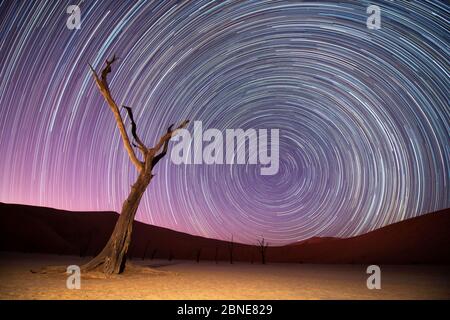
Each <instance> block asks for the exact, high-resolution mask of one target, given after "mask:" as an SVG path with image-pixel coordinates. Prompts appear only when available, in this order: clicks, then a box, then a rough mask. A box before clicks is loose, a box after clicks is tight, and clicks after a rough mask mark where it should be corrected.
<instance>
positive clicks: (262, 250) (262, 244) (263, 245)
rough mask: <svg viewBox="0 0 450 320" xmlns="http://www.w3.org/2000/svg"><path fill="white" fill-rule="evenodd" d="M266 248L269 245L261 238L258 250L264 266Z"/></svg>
mask: <svg viewBox="0 0 450 320" xmlns="http://www.w3.org/2000/svg"><path fill="white" fill-rule="evenodd" d="M268 246H269V243H268V242H266V241H265V240H264V238H262V240H258V249H259V252H260V253H261V262H262V264H266V252H267V247H268Z"/></svg>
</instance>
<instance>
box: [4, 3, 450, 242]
mask: <svg viewBox="0 0 450 320" xmlns="http://www.w3.org/2000/svg"><path fill="white" fill-rule="evenodd" d="M71 4H77V3H76V2H75V1H74V2H71V1H40V0H36V1H31V0H28V1H25V0H21V1H13V0H9V1H1V2H0V111H1V112H0V201H2V202H11V203H24V204H34V205H42V206H50V207H56V208H61V209H67V210H89V211H96V210H115V211H120V208H121V204H122V201H123V200H124V199H125V198H126V196H127V195H128V192H129V189H130V185H131V184H132V183H133V182H134V180H135V178H136V176H137V172H136V169H135V167H134V166H133V164H132V163H131V162H130V160H129V158H128V155H127V153H126V151H125V149H124V148H123V143H122V141H121V138H120V134H119V131H118V129H117V127H116V123H115V121H114V117H113V115H112V113H111V111H110V109H109V108H108V106H107V105H106V103H105V102H104V101H103V98H102V96H101V95H100V93H99V91H98V89H97V87H96V86H95V83H94V80H93V78H92V75H91V73H90V71H89V68H88V63H91V64H92V65H93V66H94V68H96V69H97V70H98V71H100V70H101V68H102V66H103V63H104V61H105V59H107V58H110V57H111V56H112V55H113V54H114V53H115V54H116V55H117V56H118V57H119V58H120V60H119V61H118V62H117V63H116V64H115V65H113V71H112V73H111V74H110V76H109V81H110V87H111V92H112V94H113V96H114V97H115V99H116V101H117V103H118V104H125V105H128V106H130V107H132V108H133V110H134V113H135V115H134V116H135V119H136V122H137V125H138V133H139V135H140V137H141V139H142V140H143V141H144V142H145V143H146V144H147V145H154V144H155V142H156V141H157V139H158V137H159V136H160V135H161V134H162V133H164V132H165V131H166V129H167V126H168V125H169V124H171V123H174V122H179V121H180V120H183V119H185V118H187V119H191V120H192V121H193V120H201V121H203V127H204V129H207V128H217V129H220V130H223V131H225V129H228V128H243V129H248V128H257V129H259V128H267V129H271V128H278V129H280V167H279V172H278V174H276V175H272V176H263V175H261V174H260V165H233V166H231V165H175V164H173V163H171V162H170V159H169V157H166V158H164V159H163V160H162V161H161V162H160V163H159V164H158V167H157V168H156V169H155V170H154V174H155V175H156V176H155V178H154V179H153V180H152V183H151V184H150V186H149V188H148V190H147V191H146V194H145V196H144V198H143V200H142V202H141V205H140V208H139V210H138V213H137V216H136V218H137V220H139V221H143V222H145V223H150V224H155V225H159V226H163V227H168V228H171V229H175V230H179V231H183V232H188V233H192V234H196V235H202V236H207V237H214V238H220V239H230V237H231V235H233V236H234V239H235V241H241V242H247V243H255V242H256V239H257V238H258V237H261V236H264V237H265V238H266V239H267V240H268V241H269V242H270V243H271V244H276V243H277V244H281V243H289V242H293V241H298V240H302V239H305V238H308V237H312V236H339V237H343V236H353V235H356V234H360V233H364V232H367V231H370V230H373V229H376V228H379V227H382V226H384V225H387V224H391V223H394V222H397V221H401V220H404V219H407V218H411V217H415V216H418V215H420V214H424V213H427V212H431V211H436V210H439V209H443V208H447V207H449V206H450V205H449V204H450V192H449V181H450V170H449V163H450V144H449V136H450V135H449V131H450V130H449V123H450V109H449V92H448V90H449V88H450V85H449V63H448V57H449V34H450V33H449V17H450V12H449V6H448V5H446V4H445V1H442V2H440V1H395V2H392V1H382V2H380V1H370V2H369V1H358V2H356V1H348V2H309V3H308V2H303V3H302V2H296V1H217V2H213V1H190V2H183V3H177V2H170V1H161V2H158V1H125V0H123V1H117V0H116V1H104V0H101V1H100V0H99V1H94V0H85V1H84V2H82V3H81V4H80V8H81V28H80V29H79V30H69V29H68V28H67V27H66V20H67V18H68V17H69V15H68V14H67V13H66V8H67V7H68V6H69V5H71ZM370 4H377V5H379V6H380V7H381V29H378V30H369V29H368V28H367V26H366V19H367V17H368V16H369V14H367V13H366V8H367V6H369V5H370ZM122 115H123V117H124V119H125V123H126V125H127V128H130V120H129V119H128V118H127V117H126V113H125V112H124V111H123V113H122ZM190 129H192V126H191V127H190Z"/></svg>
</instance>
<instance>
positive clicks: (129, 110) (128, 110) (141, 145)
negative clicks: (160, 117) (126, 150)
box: [122, 106, 147, 155]
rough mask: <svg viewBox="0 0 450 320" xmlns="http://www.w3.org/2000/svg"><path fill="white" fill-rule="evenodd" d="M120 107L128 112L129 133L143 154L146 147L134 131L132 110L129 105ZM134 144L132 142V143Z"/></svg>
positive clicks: (134, 124)
mask: <svg viewBox="0 0 450 320" xmlns="http://www.w3.org/2000/svg"><path fill="white" fill-rule="evenodd" d="M122 108H124V109H126V110H127V112H128V116H129V117H130V120H131V134H132V135H133V138H134V140H135V141H136V143H137V147H138V148H139V150H141V151H142V153H143V154H144V155H145V152H146V151H147V147H146V146H145V144H144V143H143V142H142V140H141V139H139V136H138V135H137V132H136V122H134V117H133V111H132V110H131V108H130V107H127V106H122ZM133 145H134V144H133Z"/></svg>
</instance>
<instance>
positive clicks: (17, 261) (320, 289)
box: [0, 253, 450, 299]
mask: <svg viewBox="0 0 450 320" xmlns="http://www.w3.org/2000/svg"><path fill="white" fill-rule="evenodd" d="M85 261H87V259H81V258H78V257H72V256H56V255H38V254H12V253H0V299H450V273H449V271H450V268H449V266H381V289H380V290H369V289H367V286H366V280H367V277H368V276H369V275H367V274H366V267H367V266H362V265H313V264H268V265H260V264H250V263H239V262H238V263H235V264H233V265H230V264H229V263H227V262H224V261H223V262H219V264H215V263H214V262H210V261H200V263H198V264H197V263H196V262H194V261H167V260H145V261H142V260H137V259H135V260H133V263H135V264H139V265H143V266H149V267H153V268H154V269H155V270H157V271H159V272H155V273H137V274H136V273H132V272H129V273H125V274H122V275H119V276H114V277H111V278H102V276H101V275H95V274H90V275H84V276H83V275H82V278H81V289H79V290H77V289H72V290H70V289H67V287H66V280H67V276H68V275H66V274H36V273H31V272H30V270H39V268H40V267H42V266H48V265H69V264H75V265H80V264H82V263H83V262H85Z"/></svg>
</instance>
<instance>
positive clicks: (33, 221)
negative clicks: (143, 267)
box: [0, 203, 450, 264]
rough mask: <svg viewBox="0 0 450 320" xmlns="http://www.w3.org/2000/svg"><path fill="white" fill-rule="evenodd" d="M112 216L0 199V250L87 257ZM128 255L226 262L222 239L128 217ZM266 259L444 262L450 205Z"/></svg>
mask: <svg viewBox="0 0 450 320" xmlns="http://www.w3.org/2000/svg"><path fill="white" fill-rule="evenodd" d="M117 218H118V214H117V213H115V212H89V213H87V212H71V211H63V210H56V209H52V208H45V207H35V206H26V205H17V204H4V203H0V251H16V252H28V253H52V254H60V255H80V256H91V255H94V254H96V253H98V252H99V251H100V250H101V248H102V247H103V246H104V244H105V243H106V241H107V240H108V238H109V235H110V234H111V232H112V229H113V227H114V224H115V222H116V220H117ZM129 255H130V256H131V258H133V259H142V258H145V259H152V258H153V259H168V260H171V259H190V260H196V259H197V257H198V256H199V257H200V262H201V261H202V260H226V261H228V260H229V243H228V242H226V241H220V240H215V239H208V238H203V237H198V236H193V235H189V234H186V233H182V232H177V231H173V230H170V229H166V228H161V227H156V226H152V225H146V224H143V223H140V222H135V224H134V231H133V239H132V244H131V249H130V250H129ZM233 259H234V260H235V261H248V262H254V263H260V261H261V258H260V254H259V251H258V248H257V247H256V246H251V245H244V244H236V243H235V244H234V251H233ZM267 260H268V262H269V263H270V262H294V263H350V264H450V209H445V210H441V211H438V212H435V213H428V214H425V215H422V216H420V217H416V218H412V219H408V220H405V221H402V222H398V223H394V224H391V225H389V226H386V227H383V228H380V229H377V230H375V231H372V232H369V233H366V234H363V235H360V236H356V237H352V238H346V239H339V238H329V237H327V238H319V237H314V238H311V239H308V240H305V241H300V242H297V243H293V244H290V245H286V246H280V247H269V248H268V250H267Z"/></svg>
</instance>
